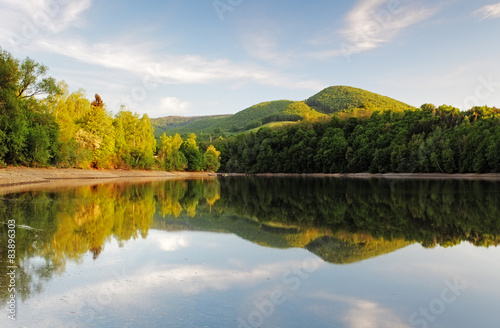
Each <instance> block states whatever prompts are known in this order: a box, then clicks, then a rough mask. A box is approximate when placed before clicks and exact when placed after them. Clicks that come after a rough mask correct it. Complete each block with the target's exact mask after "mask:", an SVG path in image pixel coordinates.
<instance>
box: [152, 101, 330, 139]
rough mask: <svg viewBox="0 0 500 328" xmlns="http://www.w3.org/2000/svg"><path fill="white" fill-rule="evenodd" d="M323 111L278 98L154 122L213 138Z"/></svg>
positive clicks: (169, 130)
mask: <svg viewBox="0 0 500 328" xmlns="http://www.w3.org/2000/svg"><path fill="white" fill-rule="evenodd" d="M325 116H326V115H325V114H323V113H319V112H317V111H316V110H314V109H312V108H310V107H309V106H308V105H307V104H306V103H305V102H302V101H291V100H276V101H268V102H263V103H260V104H257V105H254V106H251V107H249V108H246V109H244V110H242V111H239V112H237V113H236V114H234V115H226V116H209V117H204V116H200V117H191V118H185V121H184V122H185V123H184V122H183V121H182V119H175V120H176V121H180V122H183V123H182V124H171V123H170V121H171V120H172V118H168V117H162V118H158V119H153V120H152V124H153V126H155V128H156V129H158V130H159V131H163V132H165V133H166V134H167V135H174V134H175V133H179V134H181V135H182V134H189V133H196V134H199V135H210V136H212V137H213V138H216V137H220V136H223V135H228V134H229V135H233V134H237V133H240V132H245V131H248V130H251V129H255V128H258V127H261V126H263V125H266V124H269V123H276V122H297V121H299V120H311V119H316V118H320V117H325Z"/></svg>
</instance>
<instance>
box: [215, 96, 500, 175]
mask: <svg viewBox="0 0 500 328" xmlns="http://www.w3.org/2000/svg"><path fill="white" fill-rule="evenodd" d="M216 146H217V149H219V150H220V151H221V152H222V155H221V163H222V164H221V171H223V172H245V173H264V172H270V173H350V172H372V173H385V172H405V173H414V172H424V173H431V172H436V173H488V172H499V171H500V109H498V108H489V107H475V108H472V109H471V110H468V111H466V112H461V111H459V110H458V109H456V108H453V107H450V106H440V107H438V108H437V107H435V106H434V105H429V104H425V105H422V107H421V108H420V109H415V110H406V111H402V112H395V111H375V112H373V113H372V112H369V113H368V111H367V110H365V109H357V110H352V111H350V112H342V113H338V114H335V115H334V116H333V118H332V119H331V120H328V121H319V122H315V123H303V124H300V125H292V126H286V127H283V128H281V129H279V130H271V129H268V128H262V129H260V130H259V131H258V132H256V133H248V134H243V135H239V136H236V137H234V138H231V139H226V140H219V141H217V143H216Z"/></svg>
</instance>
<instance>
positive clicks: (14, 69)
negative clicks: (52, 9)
mask: <svg viewBox="0 0 500 328" xmlns="http://www.w3.org/2000/svg"><path fill="white" fill-rule="evenodd" d="M47 70H48V69H47V67H46V66H44V65H41V64H39V63H37V62H35V61H34V60H32V59H30V58H26V59H25V60H23V61H22V62H21V61H19V60H17V59H15V58H14V57H13V56H12V55H11V54H10V53H8V52H6V51H2V50H1V48H0V166H5V165H25V166H34V167H45V166H51V165H52V166H59V167H79V168H123V169H152V168H158V169H165V170H177V171H181V170H190V171H202V170H210V171H214V170H217V168H218V166H219V154H220V153H219V152H218V151H217V150H216V149H215V148H214V147H213V146H209V145H207V146H205V148H206V151H205V152H204V151H203V150H201V149H200V148H199V147H198V145H197V144H196V136H195V135H194V134H193V135H189V136H188V137H187V138H186V140H183V139H182V138H181V137H180V136H178V135H176V136H175V137H167V136H162V138H161V143H160V145H158V146H157V141H156V139H155V137H154V134H153V133H154V130H153V127H152V125H151V122H150V119H149V118H148V116H147V115H143V116H142V117H140V116H139V115H138V114H135V113H132V112H130V111H128V110H126V109H125V108H123V107H122V108H121V109H120V111H119V112H118V114H116V115H114V116H113V115H112V114H111V113H110V112H109V111H107V110H106V106H105V104H104V102H103V100H102V99H101V97H100V96H99V95H97V94H96V95H95V99H94V100H93V101H90V100H88V99H87V98H86V96H85V92H84V91H83V90H80V91H78V92H73V93H69V91H68V85H67V84H66V83H64V82H59V83H57V82H56V81H55V79H53V78H51V77H45V76H46V74H47ZM169 138H171V139H174V141H175V142H174V143H172V142H171V140H170V139H169ZM171 154H174V155H175V156H177V157H175V159H173V158H171V157H172V156H171ZM173 160H174V161H175V165H173V164H172V161H173Z"/></svg>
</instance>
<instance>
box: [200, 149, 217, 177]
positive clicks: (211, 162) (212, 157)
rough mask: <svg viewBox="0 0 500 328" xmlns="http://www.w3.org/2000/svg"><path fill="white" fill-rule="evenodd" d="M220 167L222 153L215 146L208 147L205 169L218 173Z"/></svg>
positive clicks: (204, 157)
mask: <svg viewBox="0 0 500 328" xmlns="http://www.w3.org/2000/svg"><path fill="white" fill-rule="evenodd" d="M219 167H220V151H218V150H217V149H215V147H214V146H213V145H210V146H208V148H207V150H206V152H205V153H204V154H203V168H204V169H205V170H207V171H210V172H217V171H218V170H219Z"/></svg>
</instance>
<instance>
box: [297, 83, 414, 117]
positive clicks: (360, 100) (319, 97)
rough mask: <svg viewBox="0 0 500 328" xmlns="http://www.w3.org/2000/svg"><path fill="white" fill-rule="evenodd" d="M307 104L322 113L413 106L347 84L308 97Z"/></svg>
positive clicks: (408, 107)
mask: <svg viewBox="0 0 500 328" xmlns="http://www.w3.org/2000/svg"><path fill="white" fill-rule="evenodd" d="M306 104H307V105H309V106H310V107H312V108H315V109H316V110H318V111H320V112H322V113H335V112H339V111H343V110H349V109H353V108H367V109H368V108H369V109H373V110H376V109H383V110H393V111H403V110H407V109H412V108H413V107H412V106H409V105H407V104H405V103H402V102H400V101H397V100H394V99H392V98H389V97H385V96H381V95H378V94H376V93H373V92H369V91H366V90H362V89H358V88H353V87H347V86H333V87H329V88H326V89H324V90H322V91H320V92H319V93H317V94H315V95H314V96H312V97H311V98H309V99H307V100H306Z"/></svg>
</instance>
